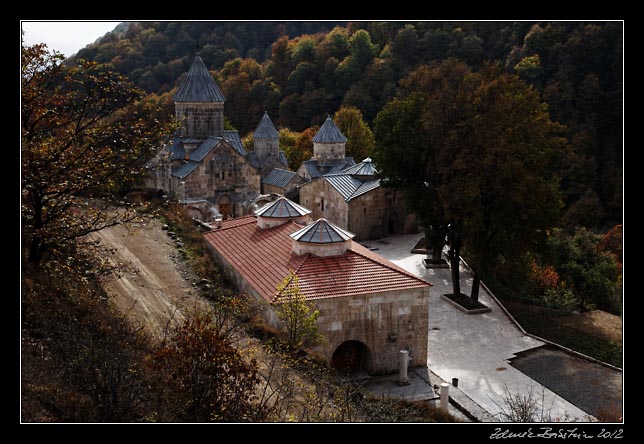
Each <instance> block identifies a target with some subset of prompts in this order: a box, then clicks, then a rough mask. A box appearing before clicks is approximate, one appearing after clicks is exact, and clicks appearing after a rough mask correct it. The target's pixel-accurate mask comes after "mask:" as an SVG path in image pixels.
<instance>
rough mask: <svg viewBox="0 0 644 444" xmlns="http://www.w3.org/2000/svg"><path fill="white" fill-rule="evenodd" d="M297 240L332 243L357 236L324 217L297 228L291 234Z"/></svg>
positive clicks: (312, 242)
mask: <svg viewBox="0 0 644 444" xmlns="http://www.w3.org/2000/svg"><path fill="white" fill-rule="evenodd" d="M290 236H291V237H292V238H293V239H294V240H295V241H297V242H304V243H311V244H330V243H335V242H345V241H348V240H350V239H353V238H354V237H355V234H353V233H350V232H348V231H346V230H343V229H342V228H340V227H338V226H337V225H335V224H333V223H331V222H329V221H328V220H326V219H324V218H322V219H318V220H316V221H315V222H313V223H312V224H310V225H307V226H306V227H304V228H301V229H299V230H297V231H296V232H294V233H292V234H291V235H290Z"/></svg>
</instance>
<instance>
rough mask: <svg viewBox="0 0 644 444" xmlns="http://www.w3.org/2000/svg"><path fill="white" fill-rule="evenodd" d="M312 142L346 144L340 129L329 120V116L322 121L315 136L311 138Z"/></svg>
mask: <svg viewBox="0 0 644 444" xmlns="http://www.w3.org/2000/svg"><path fill="white" fill-rule="evenodd" d="M313 142H315V143H346V142H347V138H346V137H344V134H342V131H340V128H338V127H337V126H336V124H335V123H334V122H333V120H331V116H328V117H327V118H326V120H325V121H324V124H323V125H322V127H321V128H320V129H319V131H318V132H317V134H316V135H315V136H313Z"/></svg>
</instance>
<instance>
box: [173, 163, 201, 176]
mask: <svg viewBox="0 0 644 444" xmlns="http://www.w3.org/2000/svg"><path fill="white" fill-rule="evenodd" d="M198 166H199V162H192V161H187V162H186V163H183V164H181V165H179V166H178V167H176V168H174V169H173V170H172V173H171V174H172V175H173V176H174V177H178V178H179V179H185V178H186V177H187V176H188V174H190V173H192V172H193V171H194V170H196V169H197V167H198Z"/></svg>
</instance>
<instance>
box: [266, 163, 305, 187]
mask: <svg viewBox="0 0 644 444" xmlns="http://www.w3.org/2000/svg"><path fill="white" fill-rule="evenodd" d="M296 175H297V173H296V172H295V171H287V170H283V169H281V168H273V169H272V170H271V172H270V173H268V174H267V175H266V177H264V180H262V183H265V184H268V185H273V186H276V187H279V188H284V187H286V185H288V183H289V182H290V181H291V180H293V178H294V177H295V176H296Z"/></svg>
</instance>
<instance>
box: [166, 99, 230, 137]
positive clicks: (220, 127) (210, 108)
mask: <svg viewBox="0 0 644 444" xmlns="http://www.w3.org/2000/svg"><path fill="white" fill-rule="evenodd" d="M175 115H176V118H177V120H178V121H179V122H181V130H180V132H179V134H180V136H181V137H194V138H197V139H205V138H207V137H209V136H217V137H222V136H223V135H224V104H223V103H219V102H175Z"/></svg>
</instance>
